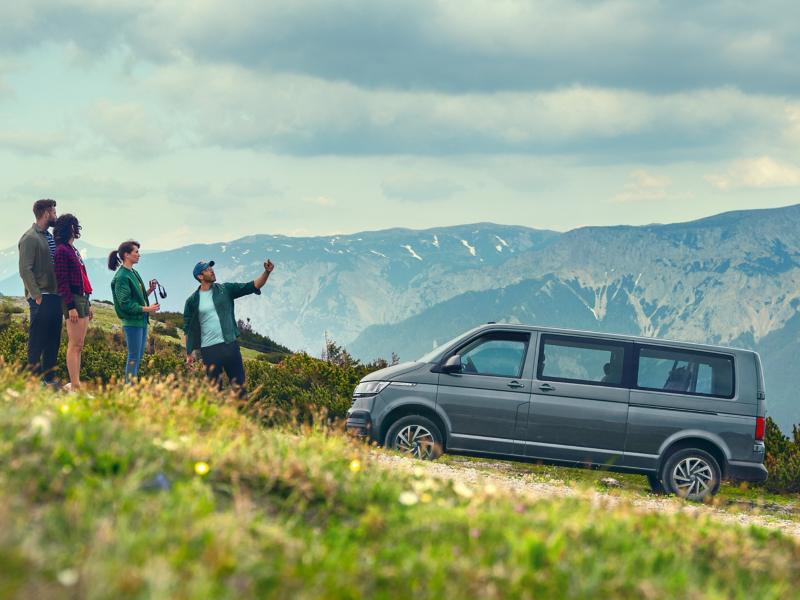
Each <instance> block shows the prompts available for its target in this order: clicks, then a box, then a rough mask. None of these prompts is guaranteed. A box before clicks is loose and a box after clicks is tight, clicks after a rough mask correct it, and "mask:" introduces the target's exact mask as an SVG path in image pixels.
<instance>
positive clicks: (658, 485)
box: [647, 473, 665, 494]
mask: <svg viewBox="0 0 800 600" xmlns="http://www.w3.org/2000/svg"><path fill="white" fill-rule="evenodd" d="M647 483H649V484H650V489H651V490H652V491H653V493H654V494H664V493H665V490H664V482H663V481H661V480H660V479H659V478H658V475H656V474H655V473H653V474H652V475H648V476H647Z"/></svg>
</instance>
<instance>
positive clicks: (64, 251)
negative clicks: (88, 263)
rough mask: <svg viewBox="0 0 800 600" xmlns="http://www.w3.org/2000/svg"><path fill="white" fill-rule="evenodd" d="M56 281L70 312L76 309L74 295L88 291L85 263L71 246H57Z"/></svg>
mask: <svg viewBox="0 0 800 600" xmlns="http://www.w3.org/2000/svg"><path fill="white" fill-rule="evenodd" d="M54 266H55V269H56V281H57V282H58V293H59V294H61V299H62V300H63V301H64V304H66V305H67V308H68V309H69V310H72V309H73V308H75V300H74V299H73V298H72V294H80V295H83V294H85V293H86V290H85V289H84V286H83V262H82V261H81V259H80V258H79V257H78V251H77V250H75V248H73V247H72V246H70V245H69V244H59V245H58V246H56V260H55V263H54Z"/></svg>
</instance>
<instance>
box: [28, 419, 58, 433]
mask: <svg viewBox="0 0 800 600" xmlns="http://www.w3.org/2000/svg"><path fill="white" fill-rule="evenodd" d="M52 428H53V427H52V426H51V425H50V419H48V418H47V417H45V416H44V415H37V416H35V417H33V419H31V429H32V430H33V431H34V433H41V434H42V435H50V430H51V429H52Z"/></svg>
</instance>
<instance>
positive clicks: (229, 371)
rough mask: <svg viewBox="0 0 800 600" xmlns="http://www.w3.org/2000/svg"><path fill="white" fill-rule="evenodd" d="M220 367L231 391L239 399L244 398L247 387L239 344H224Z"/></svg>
mask: <svg viewBox="0 0 800 600" xmlns="http://www.w3.org/2000/svg"><path fill="white" fill-rule="evenodd" d="M222 366H223V367H224V369H225V374H226V375H227V376H228V379H229V380H230V382H231V389H233V390H235V391H236V393H237V394H239V396H240V397H242V398H244V397H246V396H247V387H246V386H245V381H244V361H243V360H242V351H241V349H240V348H239V342H231V343H230V344H225V349H224V360H223V362H222Z"/></svg>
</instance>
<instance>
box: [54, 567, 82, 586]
mask: <svg viewBox="0 0 800 600" xmlns="http://www.w3.org/2000/svg"><path fill="white" fill-rule="evenodd" d="M78 577H79V576H78V572H77V571H76V570H75V569H64V570H63V571H59V573H58V575H56V578H57V579H58V583H60V584H61V585H63V586H64V587H72V586H73V585H75V584H76V583H78Z"/></svg>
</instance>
